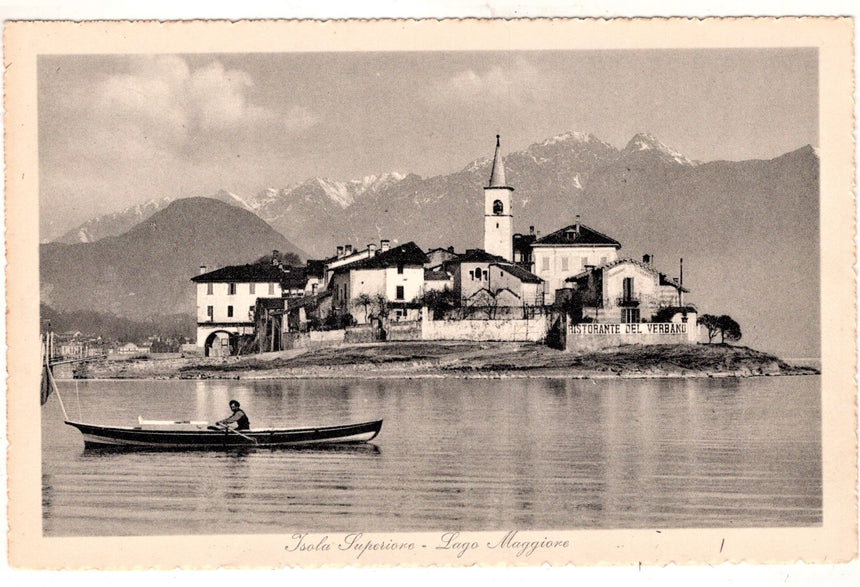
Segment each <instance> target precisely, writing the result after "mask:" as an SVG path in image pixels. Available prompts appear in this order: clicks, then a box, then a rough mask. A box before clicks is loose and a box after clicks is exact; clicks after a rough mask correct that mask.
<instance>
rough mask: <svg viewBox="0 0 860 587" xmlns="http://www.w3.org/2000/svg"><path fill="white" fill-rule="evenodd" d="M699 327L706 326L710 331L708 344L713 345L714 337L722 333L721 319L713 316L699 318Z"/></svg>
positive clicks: (703, 315) (705, 315)
mask: <svg viewBox="0 0 860 587" xmlns="http://www.w3.org/2000/svg"><path fill="white" fill-rule="evenodd" d="M699 326H704V327H705V328H706V329H707V330H708V344H711V343H712V342H713V341H714V337H715V336H717V334H718V333H719V332H720V326H719V318H717V317H716V316H713V315H712V314H702V315H701V316H699Z"/></svg>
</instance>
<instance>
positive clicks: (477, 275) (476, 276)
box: [475, 267, 481, 281]
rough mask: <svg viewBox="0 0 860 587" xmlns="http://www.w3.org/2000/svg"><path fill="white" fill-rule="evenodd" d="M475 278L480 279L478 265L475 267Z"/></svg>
mask: <svg viewBox="0 0 860 587" xmlns="http://www.w3.org/2000/svg"><path fill="white" fill-rule="evenodd" d="M475 279H477V280H478V281H481V268H480V267H476V268H475Z"/></svg>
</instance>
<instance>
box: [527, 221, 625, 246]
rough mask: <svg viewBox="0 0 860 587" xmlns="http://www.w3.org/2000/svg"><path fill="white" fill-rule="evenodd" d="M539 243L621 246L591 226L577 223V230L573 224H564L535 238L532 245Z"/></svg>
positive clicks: (549, 244) (539, 244) (551, 244)
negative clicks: (560, 227)
mask: <svg viewBox="0 0 860 587" xmlns="http://www.w3.org/2000/svg"><path fill="white" fill-rule="evenodd" d="M541 245H546V246H588V247H615V248H617V249H620V248H621V243H619V242H618V241H617V240H615V239H614V238H610V237H608V236H606V235H605V234H603V233H601V232H597V231H596V230H594V229H593V228H591V227H588V226H586V225H584V224H580V225H579V230H578V231H577V230H576V225H575V224H571V225H570V226H565V227H564V228H562V229H561V230H556V231H555V232H552V233H550V234H548V235H546V236H544V237H541V238H539V239H536V240H535V241H534V242H533V243H532V246H533V247H539V246H541Z"/></svg>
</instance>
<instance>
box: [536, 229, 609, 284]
mask: <svg viewBox="0 0 860 587" xmlns="http://www.w3.org/2000/svg"><path fill="white" fill-rule="evenodd" d="M620 248H621V243H619V242H618V241H617V240H615V239H613V238H611V237H608V236H606V235H605V234H603V233H600V232H598V231H596V230H594V229H593V228H590V227H588V226H586V225H584V224H582V223H581V222H580V221H579V215H577V216H576V222H575V223H574V224H571V225H570V226H565V227H564V228H562V229H560V230H556V231H555V232H553V233H550V234H548V235H546V236H544V237H541V238H536V239H535V240H534V242H532V243H531V250H532V261H533V263H534V272H535V274H536V275H537V276H538V277H540V278H541V279H543V280H544V281H545V282H546V284H547V285H546V290H547V292H548V293H549V294H550V295H554V294H555V291H556V290H558V289H561V288H564V287H565V280H566V279H567V278H568V277H572V276H574V275H578V274H579V273H582V272H583V271H585V270H586V268H587V266H602V265H606V264H607V263H611V262H613V261H615V260H616V259H618V249H620Z"/></svg>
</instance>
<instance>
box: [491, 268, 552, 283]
mask: <svg viewBox="0 0 860 587" xmlns="http://www.w3.org/2000/svg"><path fill="white" fill-rule="evenodd" d="M493 267H498V268H499V269H502V270H503V271H507V272H508V273H510V274H511V275H513V276H514V277H516V278H517V279H519V280H520V281H521V282H523V283H543V279H541V278H540V277H538V276H537V275H535V274H534V273H532V272H531V271H526V270H525V269H523V268H522V267H520V266H518V265H514V264H512V263H504V264H503V263H493Z"/></svg>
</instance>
